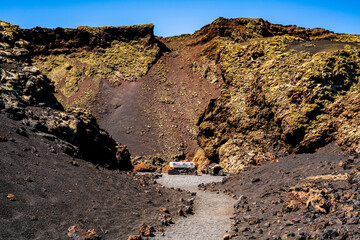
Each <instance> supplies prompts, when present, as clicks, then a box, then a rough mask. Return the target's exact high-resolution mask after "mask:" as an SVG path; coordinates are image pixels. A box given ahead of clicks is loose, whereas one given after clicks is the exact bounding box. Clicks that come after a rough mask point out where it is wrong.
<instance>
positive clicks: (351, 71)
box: [1, 18, 360, 171]
mask: <svg viewBox="0 0 360 240" xmlns="http://www.w3.org/2000/svg"><path fill="white" fill-rule="evenodd" d="M1 27H2V35H1V39H2V42H3V44H5V45H3V47H4V48H5V49H11V51H12V52H11V53H9V54H10V55H14V56H16V60H14V61H23V62H25V63H26V64H27V66H28V67H31V66H35V67H37V68H38V69H39V72H37V74H39V76H40V75H41V76H42V78H44V79H45V80H46V81H48V80H47V79H49V80H50V81H51V83H52V84H53V85H54V88H55V94H54V96H55V97H56V100H57V101H58V103H57V102H56V100H55V99H54V97H53V95H52V94H48V95H46V94H45V95H44V94H37V95H38V96H39V98H40V96H46V97H42V100H41V101H43V102H44V101H47V102H49V101H50V100H49V99H52V100H51V101H50V102H51V104H53V105H54V106H52V108H55V109H57V108H59V109H61V108H62V107H63V108H64V109H65V110H67V111H68V112H71V111H73V110H74V109H76V108H81V109H86V110H87V111H88V112H91V113H92V114H93V115H95V116H96V118H97V120H98V122H99V124H100V126H101V127H102V128H105V129H106V130H107V131H109V132H110V134H111V135H112V136H113V137H114V138H115V139H116V140H117V141H119V142H123V143H126V144H127V145H129V148H130V151H131V152H133V153H134V155H135V156H137V155H139V156H141V157H140V158H136V159H135V160H134V162H136V163H138V162H139V163H140V162H149V163H152V164H157V165H159V166H162V165H165V164H166V162H168V161H170V160H182V159H184V158H190V159H191V158H192V156H193V155H194V153H195V152H196V150H197V149H198V147H199V146H200V148H201V149H200V150H199V151H198V152H197V153H196V154H195V159H194V160H195V161H199V162H201V163H209V162H219V163H220V164H221V165H222V167H223V168H224V169H226V170H227V171H241V170H242V169H244V168H246V167H247V166H249V165H253V164H261V163H263V162H266V161H269V160H273V159H275V158H277V157H279V156H283V155H288V154H292V153H302V152H312V151H316V150H317V149H318V148H319V147H322V146H324V145H325V144H327V143H329V142H332V141H336V142H337V143H338V144H339V145H340V146H341V147H342V148H343V150H346V151H354V152H359V151H360V147H359V138H360V135H359V129H358V126H357V123H358V122H359V116H358V114H357V113H358V110H359V100H358V99H359V98H358V97H359V83H358V80H359V61H360V60H359V45H358V43H359V42H360V37H359V36H356V35H347V34H335V33H333V32H330V31H328V30H324V29H320V28H317V29H305V28H301V27H297V26H293V25H291V26H282V25H278V24H272V23H269V22H267V21H264V20H262V19H245V18H237V19H225V18H219V19H217V20H215V21H214V22H213V23H211V24H209V25H206V26H204V27H203V28H202V29H200V30H199V31H197V32H195V33H194V34H193V35H182V36H177V37H171V38H165V39H163V38H157V37H155V36H154V34H153V25H136V26H130V27H101V28H89V27H78V28H77V29H61V28H57V29H43V28H34V29H19V28H18V27H17V26H14V25H10V24H6V23H1ZM10 55H8V56H10ZM8 58H9V59H10V57H8ZM6 61H10V60H6ZM5 63H6V64H8V63H7V62H5V61H4V62H3V65H2V68H3V69H5V70H6V69H7V68H6V66H9V65H6V64H5ZM34 71H35V70H34ZM36 71H37V70H36ZM8 72H9V71H8ZM2 75H3V76H5V75H4V74H2ZM6 76H8V75H6ZM7 81H8V80H7ZM46 81H45V82H46ZM41 84H44V81H43V80H41V81H38V82H36V83H34V84H33V85H32V84H28V85H26V84H25V85H24V87H26V86H28V87H30V86H42V85H41ZM46 84H48V85H49V86H50V85H51V84H49V83H46ZM37 91H41V90H37ZM27 101H30V102H32V104H35V102H36V101H38V100H36V99H34V97H33V93H31V94H28V97H27ZM59 103H60V104H59ZM204 109H205V110H204ZM199 113H200V114H199ZM198 114H199V115H198ZM75 115H76V114H75ZM77 116H88V115H87V114H78V115H77ZM199 116H200V117H199ZM86 118H87V117H86ZM89 119H90V120H88V121H89V122H91V123H94V124H95V126H97V125H96V122H95V120H94V119H92V118H91V117H90V118H89ZM196 123H197V125H196ZM113 145H114V144H113ZM84 146H86V145H84ZM154 159H155V160H154ZM159 159H160V160H159Z"/></svg>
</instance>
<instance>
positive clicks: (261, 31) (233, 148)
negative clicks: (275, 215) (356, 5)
mask: <svg viewBox="0 0 360 240" xmlns="http://www.w3.org/2000/svg"><path fill="white" fill-rule="evenodd" d="M219 22H220V23H219ZM224 22H231V23H230V24H225V25H223V23H224ZM213 24H214V26H211V25H213ZM213 24H211V25H210V26H206V27H205V28H204V29H202V30H200V31H199V32H198V33H196V34H195V35H198V36H197V38H201V37H200V36H208V35H209V34H210V35H211V34H213V32H214V30H213V29H214V28H215V29H221V31H218V35H217V36H215V37H213V40H212V41H214V42H216V46H217V49H216V51H217V59H218V60H217V62H218V64H219V65H220V68H221V71H222V74H223V77H224V80H225V83H226V87H225V88H224V90H223V91H222V94H221V96H220V97H219V98H217V99H214V100H212V101H211V102H210V104H209V105H208V107H207V108H206V110H205V111H204V112H203V114H202V115H201V117H200V119H199V122H198V124H199V128H200V133H199V135H198V142H199V145H200V146H201V147H202V148H203V149H204V151H205V155H206V157H208V158H209V159H210V160H212V161H216V162H220V164H221V165H222V166H223V167H224V168H225V169H226V170H228V171H240V170H242V169H244V168H245V167H247V166H248V165H251V164H261V163H263V162H265V161H269V160H274V159H275V158H277V157H279V156H282V155H288V154H291V153H302V152H312V151H315V150H316V149H317V148H319V147H322V146H324V145H325V144H327V143H329V142H331V141H336V142H337V143H338V144H339V145H340V146H341V147H342V148H343V149H344V150H347V151H355V152H358V153H359V152H360V146H359V129H358V126H357V122H358V121H359V117H358V116H357V114H356V113H357V111H358V110H357V109H358V106H359V105H358V103H357V100H355V99H358V97H359V83H358V82H359V77H360V75H359V74H360V70H359V63H360V62H359V61H360V58H359V56H360V55H359V54H360V49H359V45H357V44H356V43H358V42H359V40H360V38H359V37H357V36H349V35H338V34H334V33H331V32H329V31H326V30H322V29H312V30H311V29H303V28H296V27H294V26H288V27H287V26H285V27H282V26H279V25H275V26H274V25H271V24H269V23H267V22H264V21H262V20H254V21H253V20H243V19H234V20H223V19H218V20H217V21H215V22H214V23H213ZM245 24H246V26H244V25H245ZM219 25H220V26H219ZM228 25H229V26H230V27H228ZM251 25H255V26H257V27H258V28H256V29H258V30H257V31H255V33H256V35H254V34H253V33H254V31H252V32H250V35H249V30H248V29H249V26H251ZM244 29H246V30H244ZM274 29H275V30H276V31H274ZM227 32H232V34H233V35H235V37H234V36H233V35H229V34H227ZM238 33H239V34H238ZM239 36H240V37H239ZM200 42H201V43H202V41H200ZM210 55H213V54H212V53H210Z"/></svg>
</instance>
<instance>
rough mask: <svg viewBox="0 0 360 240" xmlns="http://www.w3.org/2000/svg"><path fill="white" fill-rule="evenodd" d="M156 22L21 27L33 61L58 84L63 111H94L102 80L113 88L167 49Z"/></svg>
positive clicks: (132, 78)
mask: <svg viewBox="0 0 360 240" xmlns="http://www.w3.org/2000/svg"><path fill="white" fill-rule="evenodd" d="M153 30H154V26H153V25H152V24H147V25H135V26H127V27H78V28H76V29H63V28H56V29H46V28H39V27H38V28H33V29H20V30H19V35H20V36H21V37H22V38H23V39H24V40H25V41H26V42H31V45H29V47H28V49H29V51H30V53H31V58H32V61H33V64H34V65H35V66H37V67H38V68H39V69H40V70H41V71H42V73H44V74H45V75H46V76H47V77H48V78H49V79H50V80H51V81H52V82H53V83H54V85H55V88H56V90H57V93H56V94H55V96H56V97H57V99H58V101H60V102H61V103H62V105H63V106H64V107H65V109H67V110H68V109H71V108H73V107H81V108H85V109H89V110H91V109H92V105H91V104H89V102H93V101H94V100H95V98H96V96H97V94H98V92H99V88H100V85H101V82H102V81H107V82H109V83H110V84H111V85H112V86H117V85H120V84H121V81H136V80H138V79H139V78H140V77H142V76H143V75H145V74H146V73H147V72H148V70H149V68H150V66H151V65H152V64H153V63H154V62H155V61H156V60H157V59H158V58H159V56H160V55H161V52H162V51H166V47H164V45H162V44H161V43H160V42H159V41H158V40H157V39H156V38H155V36H154V33H153Z"/></svg>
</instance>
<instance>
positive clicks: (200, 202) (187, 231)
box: [155, 175, 235, 240]
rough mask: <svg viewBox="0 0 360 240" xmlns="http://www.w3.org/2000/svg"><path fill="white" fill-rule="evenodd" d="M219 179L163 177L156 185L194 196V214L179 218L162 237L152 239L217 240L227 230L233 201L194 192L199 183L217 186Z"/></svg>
mask: <svg viewBox="0 0 360 240" xmlns="http://www.w3.org/2000/svg"><path fill="white" fill-rule="evenodd" d="M222 179H223V177H214V176H184V175H175V176H174V175H172V176H169V175H164V176H163V177H162V178H160V179H158V180H157V182H158V183H160V184H162V185H164V186H166V187H176V188H181V189H184V190H189V191H192V192H196V194H197V195H196V200H195V205H194V210H195V214H194V215H190V216H188V217H186V218H179V219H178V220H177V221H176V223H175V224H174V225H172V226H170V227H168V228H166V231H165V233H164V236H156V237H155V239H159V240H162V239H171V240H177V239H179V240H180V239H181V240H182V239H187V240H195V239H208V240H212V239H214V240H219V239H222V237H223V236H224V235H225V234H226V232H227V231H228V230H229V229H230V225H231V221H230V217H231V216H232V214H233V206H234V203H235V201H234V200H233V199H231V198H230V197H228V196H225V195H223V194H216V193H214V192H203V191H200V190H198V188H197V186H198V185H199V184H200V183H211V182H220V181H221V180H222Z"/></svg>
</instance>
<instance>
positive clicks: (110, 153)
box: [0, 22, 131, 170]
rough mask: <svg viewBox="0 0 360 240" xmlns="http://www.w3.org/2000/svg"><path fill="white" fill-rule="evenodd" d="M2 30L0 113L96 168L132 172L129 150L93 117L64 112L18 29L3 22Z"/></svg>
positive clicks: (84, 112) (51, 86)
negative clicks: (59, 142) (53, 140)
mask: <svg viewBox="0 0 360 240" xmlns="http://www.w3.org/2000/svg"><path fill="white" fill-rule="evenodd" d="M0 27H1V34H0V39H2V42H0V69H1V83H0V110H1V113H3V114H5V115H6V116H8V117H9V118H11V119H14V120H17V121H20V120H21V121H22V123H23V124H24V125H27V126H30V127H31V128H32V129H33V130H34V131H41V132H45V133H47V134H51V135H53V136H56V137H58V138H59V139H62V140H65V142H62V145H63V146H64V149H67V150H64V151H67V152H68V153H69V154H71V155H77V154H75V153H74V152H76V150H74V149H76V148H78V149H79V153H80V154H82V156H83V157H84V158H85V159H87V160H89V161H91V162H94V163H96V164H99V165H102V166H106V167H109V168H116V169H122V170H129V169H131V163H130V154H129V152H128V150H127V148H126V147H125V146H123V145H120V144H118V143H116V142H115V141H114V140H113V139H112V138H111V136H110V135H109V134H108V133H107V132H105V131H104V130H102V129H100V128H99V126H98V124H97V122H96V120H95V118H94V117H93V116H92V115H91V114H89V113H87V112H86V111H83V110H79V109H74V110H72V112H71V113H66V112H64V111H63V108H62V106H61V104H60V103H59V102H58V101H57V100H56V98H55V97H54V87H53V85H52V84H51V83H50V81H49V79H47V78H46V76H44V75H43V74H41V73H40V71H39V70H38V69H37V68H36V67H34V66H32V65H31V60H30V52H29V50H28V49H27V48H26V47H27V46H28V45H29V44H28V43H27V42H26V41H25V40H23V39H22V38H20V36H21V35H20V32H19V29H18V27H17V26H14V25H10V24H6V23H4V22H1V25H0ZM66 142H67V143H66ZM69 149H73V150H71V151H69Z"/></svg>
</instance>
